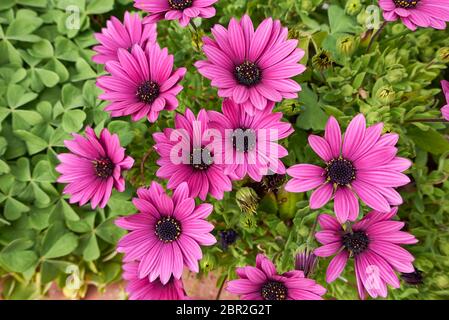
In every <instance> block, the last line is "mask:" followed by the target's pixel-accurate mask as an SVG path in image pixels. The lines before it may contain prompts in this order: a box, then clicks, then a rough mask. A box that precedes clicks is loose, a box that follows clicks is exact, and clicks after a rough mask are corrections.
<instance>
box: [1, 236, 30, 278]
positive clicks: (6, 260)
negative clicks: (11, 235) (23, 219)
mask: <svg viewBox="0 0 449 320" xmlns="http://www.w3.org/2000/svg"><path fill="white" fill-rule="evenodd" d="M32 244H33V243H32V242H31V241H28V240H25V239H16V240H14V241H12V242H11V243H10V244H8V246H6V247H5V248H4V249H3V250H2V251H1V252H0V264H1V265H2V266H3V267H4V268H6V269H8V270H10V271H13V272H24V271H26V270H28V269H29V268H30V267H32V266H33V265H34V264H35V263H36V261H37V255H36V253H35V252H34V251H32V250H26V249H28V248H29V247H30V246H31V245H32Z"/></svg>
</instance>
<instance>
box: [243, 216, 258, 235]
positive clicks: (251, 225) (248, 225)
mask: <svg viewBox="0 0 449 320" xmlns="http://www.w3.org/2000/svg"><path fill="white" fill-rule="evenodd" d="M240 226H241V227H242V229H245V230H246V231H247V232H249V233H252V232H254V231H255V230H256V227H257V221H256V219H255V218H254V216H253V215H249V214H246V215H242V216H241V217H240Z"/></svg>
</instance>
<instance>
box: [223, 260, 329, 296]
mask: <svg viewBox="0 0 449 320" xmlns="http://www.w3.org/2000/svg"><path fill="white" fill-rule="evenodd" d="M236 272H237V275H238V277H239V278H240V279H237V280H231V281H228V283H227V287H226V290H227V291H229V292H231V293H234V294H238V295H240V296H241V297H240V298H241V299H242V300H322V298H321V296H322V295H323V294H325V293H326V289H324V288H323V287H322V286H320V285H319V284H317V283H316V282H315V281H314V280H312V279H308V278H305V277H304V273H303V272H302V271H299V270H293V271H289V272H286V273H283V274H282V275H280V274H278V273H277V271H276V267H275V266H274V264H273V262H271V261H270V259H268V258H267V257H265V256H264V255H263V254H258V255H257V257H256V266H255V267H252V266H246V267H243V268H237V269H236Z"/></svg>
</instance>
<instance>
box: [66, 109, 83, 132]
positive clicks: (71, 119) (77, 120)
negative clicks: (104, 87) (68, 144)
mask: <svg viewBox="0 0 449 320" xmlns="http://www.w3.org/2000/svg"><path fill="white" fill-rule="evenodd" d="M85 119H86V114H85V113H84V112H83V111H81V110H69V111H67V112H65V113H64V115H63V116H62V128H63V129H64V130H65V131H66V132H68V133H72V132H78V131H79V130H80V129H81V128H82V127H83V123H84V120H85Z"/></svg>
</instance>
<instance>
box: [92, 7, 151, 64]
mask: <svg viewBox="0 0 449 320" xmlns="http://www.w3.org/2000/svg"><path fill="white" fill-rule="evenodd" d="M106 26H107V27H106V28H103V29H101V33H96V34H95V38H96V39H97V40H98V42H100V44H99V45H97V46H94V48H93V49H94V50H95V51H96V52H97V54H96V55H94V56H93V57H92V60H93V61H94V62H96V63H100V64H104V63H106V62H108V61H117V60H118V56H117V52H118V49H120V48H122V49H125V50H131V48H132V47H133V46H134V45H135V44H137V45H139V46H140V47H142V48H145V47H146V45H147V44H154V43H155V42H156V38H157V31H156V24H146V25H143V24H142V19H140V17H139V15H138V14H137V13H129V12H125V17H124V22H123V24H122V23H121V22H120V20H118V19H117V18H116V17H112V18H111V20H109V21H108V22H106Z"/></svg>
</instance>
